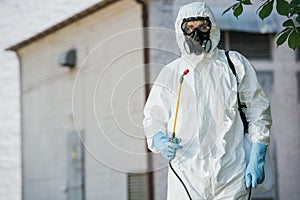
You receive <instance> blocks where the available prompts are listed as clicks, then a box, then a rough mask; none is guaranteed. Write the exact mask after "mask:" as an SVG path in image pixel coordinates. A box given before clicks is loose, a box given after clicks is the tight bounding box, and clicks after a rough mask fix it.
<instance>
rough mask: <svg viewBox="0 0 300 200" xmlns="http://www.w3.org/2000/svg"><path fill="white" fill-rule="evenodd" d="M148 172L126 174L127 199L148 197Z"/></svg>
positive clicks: (145, 198) (135, 199)
mask: <svg viewBox="0 0 300 200" xmlns="http://www.w3.org/2000/svg"><path fill="white" fill-rule="evenodd" d="M148 176H149V174H147V173H139V174H128V178H127V187H128V198H127V199H128V200H137V199H138V200H148V198H149V195H150V194H149V177H148Z"/></svg>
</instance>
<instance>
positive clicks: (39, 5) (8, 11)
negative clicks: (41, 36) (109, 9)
mask: <svg viewBox="0 0 300 200" xmlns="http://www.w3.org/2000/svg"><path fill="white" fill-rule="evenodd" d="M98 1H99V0H84V1H83V0H27V1H24V0H14V1H9V0H1V1H0V35H1V40H0V63H1V64H0V197H1V199H5V200H18V199H21V161H20V106H19V96H20V91H19V69H18V65H19V63H18V60H17V57H16V56H15V55H14V53H12V52H6V51H5V50H4V49H5V48H6V47H8V46H10V45H12V44H15V43H17V42H19V41H22V40H24V39H26V38H28V37H30V36H32V35H35V34H36V33H37V32H40V31H42V30H44V29H45V28H47V27H49V26H51V25H53V24H55V23H57V22H59V21H61V20H63V19H65V18H66V17H69V16H71V15H72V14H74V13H76V12H78V11H80V10H82V9H84V8H86V7H88V6H90V5H92V4H94V3H96V2H98Z"/></svg>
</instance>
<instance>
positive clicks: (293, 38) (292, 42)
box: [288, 30, 300, 50]
mask: <svg viewBox="0 0 300 200" xmlns="http://www.w3.org/2000/svg"><path fill="white" fill-rule="evenodd" d="M288 44H289V47H290V48H291V49H294V50H295V49H296V48H297V47H299V46H300V35H299V34H298V33H297V32H296V30H293V32H292V33H291V34H290V35H289V39H288Z"/></svg>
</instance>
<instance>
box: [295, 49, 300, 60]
mask: <svg viewBox="0 0 300 200" xmlns="http://www.w3.org/2000/svg"><path fill="white" fill-rule="evenodd" d="M296 61H300V47H298V48H297V50H296Z"/></svg>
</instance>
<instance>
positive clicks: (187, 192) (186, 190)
mask: <svg viewBox="0 0 300 200" xmlns="http://www.w3.org/2000/svg"><path fill="white" fill-rule="evenodd" d="M169 166H170V168H171V170H172V171H173V172H174V174H175V175H176V177H177V178H178V180H179V181H180V182H181V184H182V186H183V187H184V190H185V192H186V194H187V195H188V196H189V199H190V200H192V197H191V195H190V193H189V191H188V189H187V188H186V185H185V184H184V182H183V181H182V179H181V178H180V177H179V175H178V174H177V173H176V171H175V170H174V168H173V166H172V165H171V163H170V162H169Z"/></svg>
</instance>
